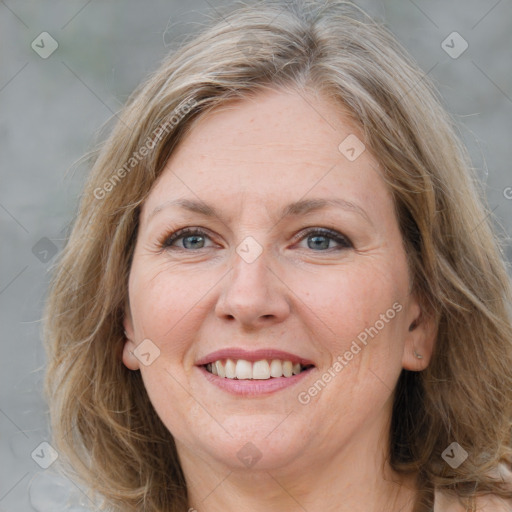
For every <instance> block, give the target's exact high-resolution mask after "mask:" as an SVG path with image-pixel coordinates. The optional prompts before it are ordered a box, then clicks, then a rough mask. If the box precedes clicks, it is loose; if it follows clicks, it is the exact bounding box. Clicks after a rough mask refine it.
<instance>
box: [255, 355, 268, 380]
mask: <svg viewBox="0 0 512 512" xmlns="http://www.w3.org/2000/svg"><path fill="white" fill-rule="evenodd" d="M252 378H253V379H260V380H264V379H270V365H269V364H268V361H265V360H263V361H256V362H255V363H254V364H253V365H252Z"/></svg>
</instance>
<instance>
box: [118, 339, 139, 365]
mask: <svg viewBox="0 0 512 512" xmlns="http://www.w3.org/2000/svg"><path fill="white" fill-rule="evenodd" d="M136 348H137V346H136V345H135V343H134V342H133V341H131V340H129V339H126V341H125V343H124V347H123V356H122V360H123V363H124V365H125V366H126V368H128V369H129V370H139V369H140V365H139V360H138V359H137V358H136V357H135V355H134V354H133V351H134V350H135V349H136Z"/></svg>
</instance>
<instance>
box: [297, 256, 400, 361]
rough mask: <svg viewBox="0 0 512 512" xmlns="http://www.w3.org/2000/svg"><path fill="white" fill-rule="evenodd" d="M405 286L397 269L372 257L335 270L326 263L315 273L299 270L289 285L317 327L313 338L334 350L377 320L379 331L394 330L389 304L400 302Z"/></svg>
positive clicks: (388, 332) (347, 342)
mask: <svg viewBox="0 0 512 512" xmlns="http://www.w3.org/2000/svg"><path fill="white" fill-rule="evenodd" d="M405 286H406V282H405V280H404V278H403V275H402V274H401V273H400V272H397V269H395V268H393V267H391V266H390V265H386V262H383V261H377V260H376V259H374V258H372V257H369V258H368V259H367V260H366V261H364V260H361V262H359V263H357V264H356V263H355V262H354V263H353V264H351V265H350V266H347V267H345V268H338V269H336V270H334V269H333V267H326V268H325V269H322V270H321V271H320V272H315V274H314V275H305V274H304V273H301V275H300V276H297V277H296V278H295V279H294V281H293V285H290V287H291V288H292V289H293V291H294V293H296V295H297V296H298V297H300V298H301V301H302V302H303V303H304V304H305V306H306V307H305V308H303V311H304V314H305V315H306V314H307V315H308V316H309V317H310V318H311V323H312V324H314V325H316V326H317V328H318V331H317V332H318V335H316V336H315V338H316V339H317V340H318V339H322V340H325V341H323V342H327V341H328V344H329V347H326V348H328V350H329V352H331V353H333V352H335V351H336V353H337V354H338V353H339V352H340V351H341V350H343V351H344V350H345V348H346V345H347V344H348V345H350V343H351V341H352V340H354V339H356V338H357V336H358V335H359V334H360V333H362V332H364V331H365V329H366V328H368V327H370V326H373V325H374V324H375V323H376V322H378V324H377V327H379V328H380V329H379V331H382V333H384V332H386V333H387V334H390V331H392V330H395V329H396V327H395V324H397V322H396V321H395V320H397V319H396V318H395V317H396V316H397V315H398V314H395V313H396V311H395V310H393V309H392V306H393V304H394V303H396V302H401V297H403V294H404V289H405V288H404V287H405ZM390 309H392V311H391V312H390V314H389V315H387V317H386V320H389V319H390V317H391V316H392V317H393V318H391V319H390V321H388V322H385V327H384V328H382V321H380V318H381V315H386V312H387V311H388V310H390ZM308 311H309V313H308ZM301 314H302V313H301ZM320 333H322V335H320Z"/></svg>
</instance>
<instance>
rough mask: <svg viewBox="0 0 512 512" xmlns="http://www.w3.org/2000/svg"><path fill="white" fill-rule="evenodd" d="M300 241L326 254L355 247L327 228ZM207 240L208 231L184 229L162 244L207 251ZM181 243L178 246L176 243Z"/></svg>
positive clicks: (303, 234) (303, 235)
mask: <svg viewBox="0 0 512 512" xmlns="http://www.w3.org/2000/svg"><path fill="white" fill-rule="evenodd" d="M297 239H298V240H299V241H303V240H307V248H308V249H311V250H313V251H317V252H318V251H320V252H326V250H330V249H334V250H342V249H350V248H352V247H353V245H352V243H351V242H350V240H349V239H348V238H347V237H346V236H344V235H342V234H341V233H338V232H337V231H333V230H331V229H326V228H312V229H309V230H307V231H302V232H301V233H300V234H299V235H297ZM206 240H211V238H210V236H209V235H208V233H207V232H206V231H204V230H203V229H200V228H183V229H180V230H178V231H176V232H174V233H172V234H171V235H169V236H166V237H165V238H164V239H163V241H162V242H161V246H162V248H163V249H170V248H172V249H180V250H194V249H207V248H208V247H212V246H211V245H210V246H207V245H205V243H206ZM178 241H181V243H180V245H179V246H177V245H176V242H178ZM333 241H334V242H335V243H336V244H338V246H339V247H338V248H336V247H331V242H333Z"/></svg>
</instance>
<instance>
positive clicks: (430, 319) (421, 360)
mask: <svg viewBox="0 0 512 512" xmlns="http://www.w3.org/2000/svg"><path fill="white" fill-rule="evenodd" d="M406 322H407V323H406V325H405V328H406V329H407V331H406V333H405V344H404V353H403V356H402V366H403V368H404V369H406V370H411V371H416V372H419V371H422V370H424V369H425V368H427V366H428V365H429V363H430V360H431V358H432V353H433V351H434V345H435V341H436V337H437V319H436V318H435V316H434V315H428V314H426V313H425V311H424V310H423V309H422V308H421V306H420V304H419V302H418V301H417V299H416V298H412V300H411V304H410V305H409V308H408V310H407V318H406Z"/></svg>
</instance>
